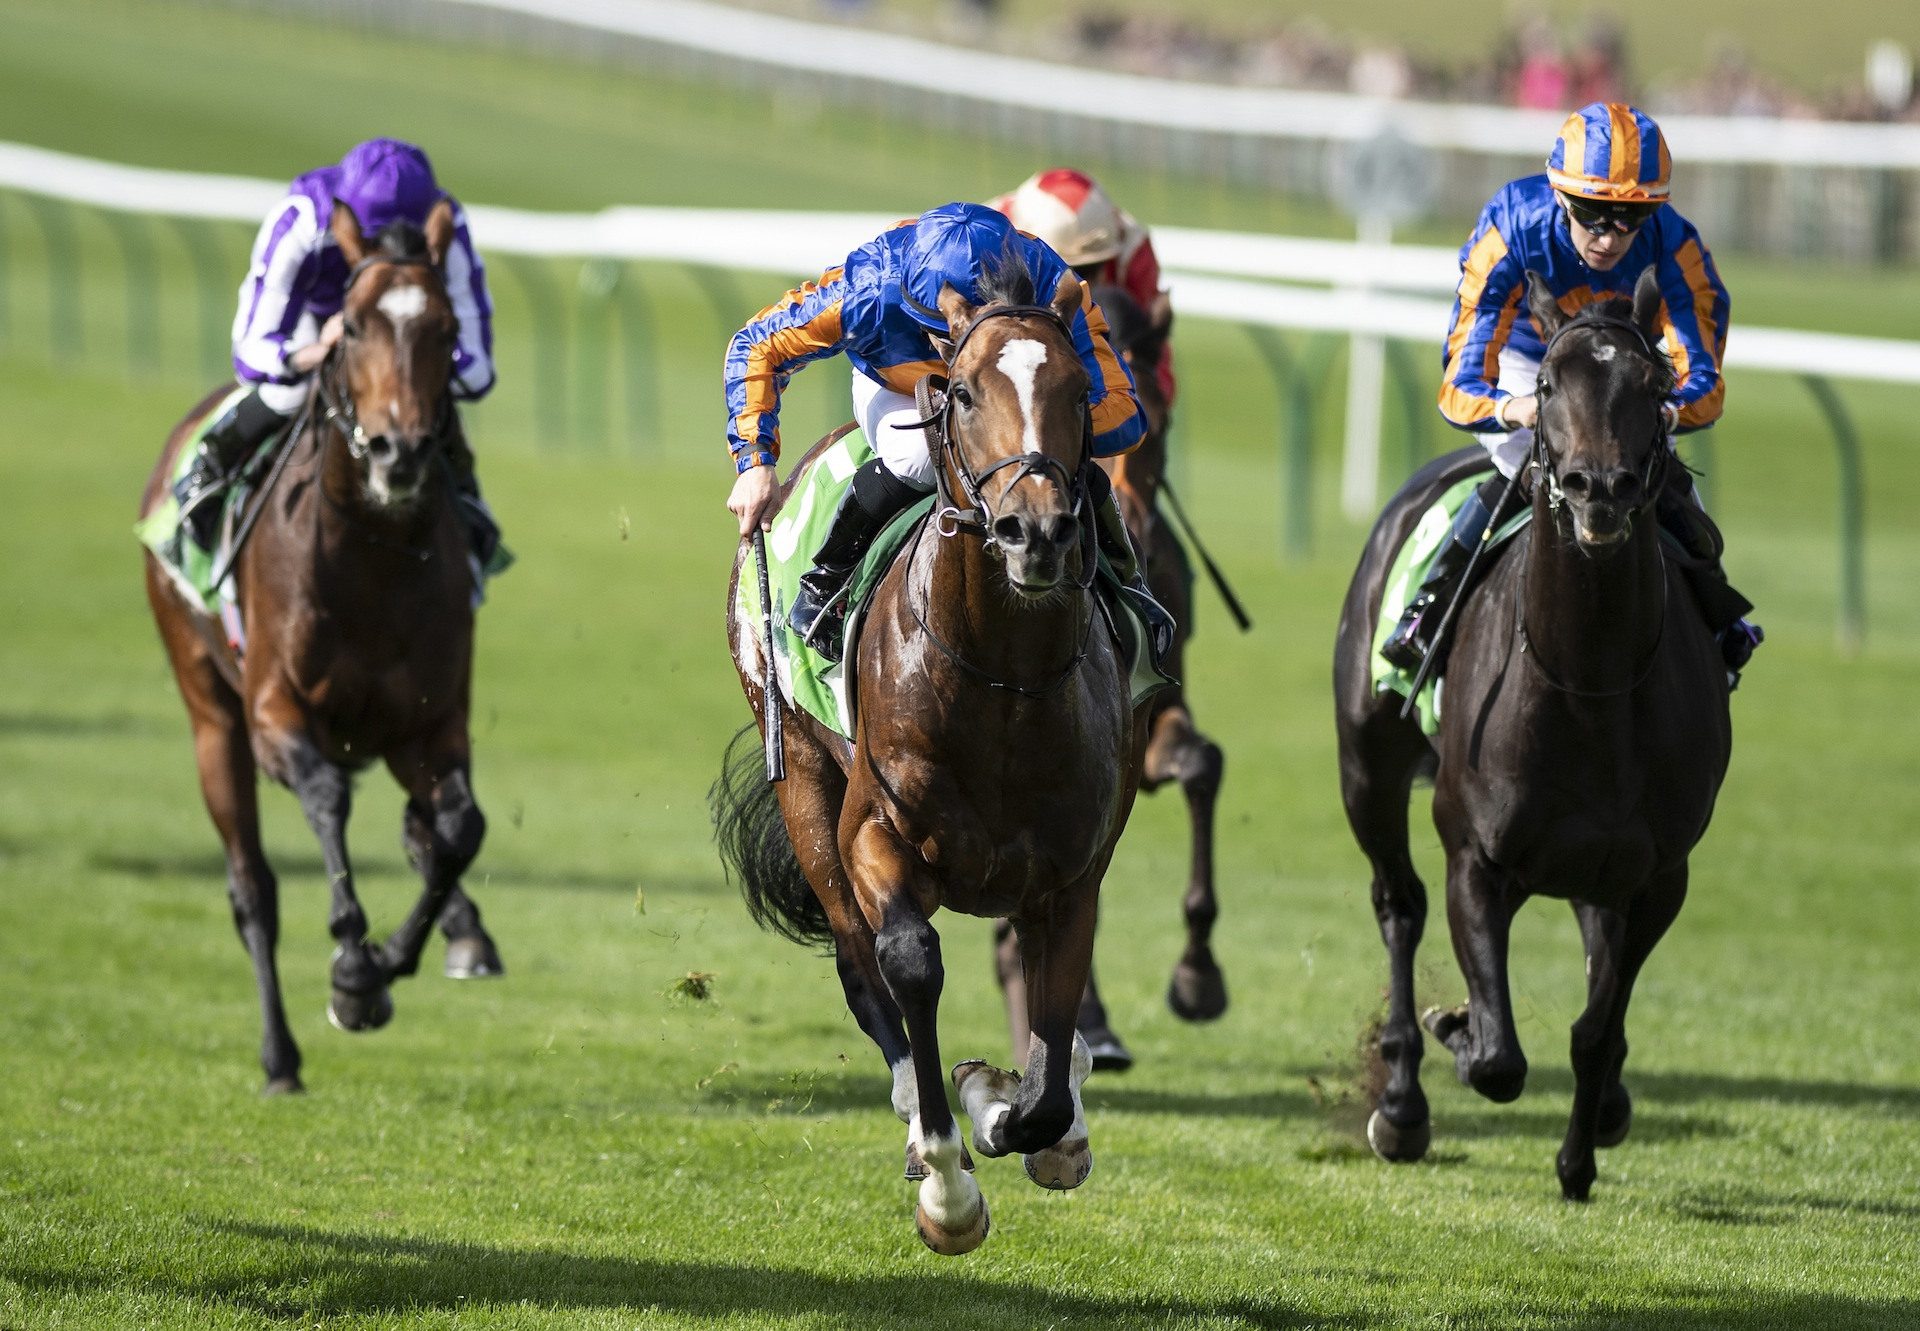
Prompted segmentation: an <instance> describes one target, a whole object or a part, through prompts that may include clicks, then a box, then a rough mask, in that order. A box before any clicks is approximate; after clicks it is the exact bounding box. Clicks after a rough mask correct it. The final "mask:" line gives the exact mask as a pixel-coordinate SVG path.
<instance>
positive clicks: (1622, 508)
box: [1334, 269, 1732, 1201]
mask: <svg viewBox="0 0 1920 1331" xmlns="http://www.w3.org/2000/svg"><path fill="white" fill-rule="evenodd" d="M1529 310H1530V312H1531V314H1532V317H1533V322H1534V327H1535V328H1537V329H1538V330H1539V332H1540V335H1541V337H1542V338H1544V339H1545V340H1546V344H1547V346H1546V353H1545V356H1544V359H1543V361H1542V364H1541V367H1540V377H1539V388H1538V392H1539V400H1540V415H1539V422H1538V424H1537V425H1536V426H1535V434H1534V452H1533V456H1532V460H1531V463H1530V464H1529V466H1530V470H1531V479H1532V490H1533V493H1532V508H1533V521H1532V523H1531V525H1530V526H1529V527H1528V528H1527V529H1525V530H1524V531H1522V532H1521V533H1520V534H1519V535H1518V536H1517V537H1516V538H1515V540H1514V542H1513V548H1511V549H1510V550H1508V551H1507V553H1506V554H1505V555H1504V556H1503V557H1502V558H1501V559H1500V560H1499V562H1498V563H1497V564H1495V566H1494V567H1493V569H1492V570H1491V571H1490V572H1489V573H1488V574H1487V577H1486V580H1485V582H1484V583H1483V584H1482V585H1481V587H1480V589H1479V590H1478V592H1477V593H1475V594H1474V595H1473V596H1472V598H1471V599H1469V600H1468V601H1467V602H1466V603H1465V604H1464V605H1463V606H1462V607H1461V609H1460V611H1459V615H1458V633H1457V636H1456V637H1455V639H1454V643H1453V647H1452V654H1451V657H1450V661H1449V664H1448V666H1447V671H1446V678H1445V690H1444V694H1443V698H1442V703H1443V706H1442V715H1441V719H1440V725H1439V732H1438V734H1437V735H1436V736H1435V737H1434V738H1433V740H1432V741H1431V742H1429V741H1428V739H1427V737H1426V736H1425V735H1424V734H1422V732H1421V730H1420V728H1419V726H1418V724H1417V723H1416V722H1415V721H1412V720H1405V721H1403V720H1401V719H1400V704H1401V701H1402V700H1401V698H1400V697H1399V695H1397V694H1394V693H1375V692H1374V690H1373V688H1372V685H1371V682H1370V671H1369V661H1368V658H1369V656H1370V654H1371V652H1372V644H1373V625H1374V622H1375V617H1376V616H1377V615H1378V613H1379V604H1380V598H1381V585H1382V582H1383V580H1384V578H1385V576H1386V572H1387V568H1388V565H1389V564H1390V563H1391V561H1392V559H1393V555H1394V552H1395V550H1396V549H1397V548H1398V547H1399V545H1400V543H1401V541H1402V539H1403V538H1404V537H1405V536H1406V534H1407V533H1408V531H1409V530H1410V529H1411V528H1412V527H1413V525H1414V524H1415V523H1416V522H1417V521H1418V520H1419V518H1420V516H1421V514H1422V513H1424V512H1425V511H1426V509H1427V507H1428V505H1429V504H1430V503H1431V501H1432V500H1433V499H1434V498H1435V497H1436V496H1437V495H1438V494H1439V493H1440V491H1441V490H1443V489H1445V488H1446V487H1447V486H1448V485H1449V484H1451V483H1453V482H1454V481H1457V480H1459V479H1460V478H1461V477H1463V476H1465V475H1467V474H1469V473H1470V472H1471V471H1473V470H1475V469H1476V468H1477V467H1484V465H1485V454H1484V452H1483V451H1482V450H1480V449H1477V448H1475V449H1469V450H1462V452H1460V453H1458V454H1455V455H1451V456H1449V457H1447V458H1443V459H1439V460H1438V461H1436V462H1434V463H1432V464H1429V465H1428V466H1427V467H1426V468H1424V469H1423V470H1422V471H1421V472H1419V473H1418V474H1416V475H1415V476H1414V477H1413V479H1412V480H1410V481H1409V482H1408V483H1407V485H1406V486H1404V487H1403V488H1402V489H1401V490H1400V492H1399V493H1398V494H1397V495H1396V496H1395V497H1394V498H1393V499H1392V500H1391V501H1390V502H1389V503H1388V504H1387V507H1386V510H1385V512H1384V513H1383V514H1382V515H1381V517H1380V520H1379V522H1378V523H1377V524H1376V525H1375V527H1374V529H1373V534H1372V536H1371V538H1370V539H1369V541H1368V543H1367V547H1366V551H1365V553H1364V554H1363V555H1362V557H1361V560H1360V565H1359V568H1358V570H1357V572H1356V573H1355V575H1354V579H1353V583H1352V586H1351V588H1350V589H1349V591H1348V593H1347V599H1346V604H1345V607H1344V610H1343V613H1342V615H1341V621H1340V630H1339V637H1338V642H1337V646H1336V649H1335V655H1334V696H1335V713H1336V722H1337V727H1338V731H1339V742H1340V784H1341V793H1342V795H1343V797H1344V799H1345V803H1346V810H1347V818H1348V821H1349V822H1350V823H1351V825H1352V827H1353V832H1354V836H1355V838H1356V839H1357V840H1358V841H1359V843H1360V847H1361V849H1362V850H1364V851H1365V852H1366V855H1367V858H1368V859H1369V860H1370V861H1371V862H1372V865H1373V888H1372V897H1373V908H1374V914H1375V917H1376V918H1377V920H1378V922H1379V926H1380V934H1381V937H1382V939H1383V940H1384V942H1385V943H1386V947H1387V954H1388V960H1389V971H1390V975H1391V991H1390V996H1389V1004H1388V1014H1387V1018H1386V1022H1385V1025H1384V1026H1383V1027H1382V1029H1381V1031H1380V1036H1379V1054H1380V1057H1381V1059H1382V1061H1383V1062H1384V1064H1385V1067H1386V1071H1387V1080H1386V1082H1385V1086H1384V1089H1383V1091H1382V1092H1381V1094H1380V1095H1379V1097H1378V1102H1377V1104H1376V1106H1375V1109H1374V1113H1373V1116H1372V1118H1371V1120H1370V1121H1369V1123H1368V1134H1367V1135H1368V1138H1369V1140H1370V1141H1371V1143H1372V1145H1373V1147H1374V1150H1375V1151H1376V1152H1377V1153H1378V1154H1379V1155H1381V1156H1382V1157H1383V1158H1385V1159H1388V1160H1395V1161H1405V1160H1417V1159H1419V1158H1420V1157H1421V1156H1422V1155H1423V1154H1424V1153H1425V1151H1426V1148H1427V1144H1428V1140H1429V1136H1430V1128H1429V1123H1428V1111H1427V1101H1426V1097H1425V1095H1424V1094H1423V1093H1422V1091H1421V1089H1420V1079H1419V1072H1420V1057H1421V1037H1420V1024H1417V1023H1416V1021H1415V1018H1414V999H1413V958H1414V949H1415V948H1416V947H1417V945H1418V944H1419V941H1420V934H1421V930H1422V928H1423V927H1424V924H1425V921H1426V892H1425V889H1424V888H1423V887H1422V885H1421V882H1420V878H1419V875H1418V874H1417V873H1416V871H1415V869H1414V866H1413V862H1412V860H1411V859H1410V857H1409V855H1408V848H1407V802H1408V794H1409V790H1410V788H1411V785H1412V783H1413V780H1414V778H1415V776H1416V775H1417V774H1420V773H1422V772H1430V773H1432V774H1433V777H1434V787H1433V820H1434V824H1435V826H1436V827H1437V828H1438V829H1439V833H1440V840H1441V844H1442V846H1443V847H1444V849H1445V853H1446V864H1447V919H1448V923H1449V925H1450V927H1451V931H1452V935H1453V948H1454V955H1455V956H1456V957H1457V958H1458V960H1459V963H1460V969H1461V971H1462V972H1463V974H1464V975H1465V978H1466V982H1467V995H1468V997H1467V1002H1466V1004H1465V1005H1464V1006H1463V1007H1459V1008H1455V1009H1453V1010H1451V1011H1445V1012H1443V1011H1439V1010H1429V1011H1428V1012H1427V1013H1426V1014H1425V1016H1424V1019H1423V1022H1424V1025H1425V1026H1426V1028H1427V1030H1428V1031H1429V1032H1431V1033H1432V1035H1433V1036H1434V1038H1435V1039H1437V1040H1438V1041H1440V1043H1442V1044H1443V1045H1445V1046H1446V1048H1447V1049H1448V1051H1449V1052H1450V1053H1452V1054H1453V1056H1454V1063H1455V1069H1456V1071H1457V1073H1458V1075H1459V1077H1460V1080H1461V1081H1462V1082H1463V1083H1465V1084H1466V1085H1468V1086H1471V1087H1472V1088H1473V1089H1474V1090H1476V1091H1478V1092H1480V1094H1482V1095H1484V1096H1486V1097H1487V1098H1489V1099H1491V1100H1495V1101H1499V1102H1505V1101H1509V1100H1512V1099H1514V1098H1515V1097H1516V1096H1518V1095H1519V1094H1520V1091H1521V1088H1522V1086H1523V1085H1524V1083H1525V1080H1526V1074H1527V1061H1526V1058H1525V1056H1524V1054H1523V1053H1522V1052H1521V1049H1520V1042H1519V1037H1518V1035H1517V1034H1516V1032H1515V1030H1514V1023H1513V1010H1512V1003H1511V1000H1510V998H1509V995H1508V988H1507V938H1508V926H1509V923H1510V921H1511V920H1512V918H1513V915H1514V913H1515V912H1516V911H1517V910H1518V909H1519V907H1520V906H1521V904H1522V903H1523V902H1525V901H1526V899H1527V898H1528V897H1529V896H1534V895H1540V896H1549V897H1559V898H1562V899H1565V900H1567V901H1569V902H1570V903H1571V904H1572V906H1573V910H1574V914H1575V915H1576V917H1577V918H1578V920H1579V925H1580V933H1581V937H1582V940H1583V943H1584V946H1585V950H1586V957H1587V972H1586V973H1587V1004H1586V1008H1585V1010H1584V1011H1583V1012H1582V1013H1581V1015H1580V1017H1579V1019H1578V1020H1576V1021H1575V1022H1574V1024H1573V1038H1572V1060H1573V1072H1574V1094H1573V1110H1572V1115H1571V1118H1570V1120H1569V1123H1568V1126H1567V1135H1566V1140H1565V1142H1564V1143H1563V1144H1562V1146H1561V1148H1560V1152H1559V1157H1558V1160H1557V1168H1558V1173H1559V1177H1560V1187H1561V1191H1562V1193H1563V1195H1564V1196H1566V1197H1567V1198H1568V1199H1569V1200H1574V1201H1584V1200H1586V1199H1587V1197H1588V1195H1589V1192H1590V1190H1591V1189H1592V1186H1593V1181H1594V1177H1595V1173H1596V1170H1595V1165H1594V1148H1595V1147H1596V1146H1603V1147H1604V1146H1613V1145H1616V1144H1618V1143H1619V1142H1620V1141H1622V1140H1624V1139H1625V1137H1626V1135H1627V1131H1628V1127H1629V1125H1630V1123H1631V1119H1632V1099H1631V1097H1630V1096H1629V1095H1628V1093H1627V1090H1626V1088H1625V1087H1624V1086H1623V1085H1622V1084H1621V1079H1620V1078H1621V1068H1622V1065H1623V1063H1624V1061H1625V1059H1626V1054H1627V1042H1626V1014H1627V1003H1628V1000H1629V999H1630V997H1631V996H1632V993H1633V984H1634V979H1635V977H1636V976H1638V974H1639V973H1640V968H1641V966H1642V965H1643V964H1644V963H1645V962H1646V960H1647V957H1648V955H1649V954H1650V953H1651V952H1652V951H1653V948H1654V945H1655V944H1656V943H1658V942H1659V941H1660V938H1661V936H1662V935H1663V934H1664V933H1665V932H1666V930H1667V927H1668V926H1669V925H1670V924H1672V922H1673V920H1674V918H1675V916H1676V915H1678V913H1679V911H1680V905H1681V902H1682V901H1683V900H1684V899H1685V898H1686V894H1687V860H1688V856H1689V854H1690V853H1691V852H1692V849H1693V847H1694V846H1695V845H1696V844H1697V843H1698V842H1699V840H1700V838H1701V836H1702V835H1703V834H1704V833H1705V831H1706V828H1707V823H1708V820H1709V818H1710V817H1711V816H1712V813H1713V804H1714V799H1715V797H1716V795H1717V793H1718V791H1719V788H1720V783H1721V781H1722V779H1723V778H1724V777H1725V774H1726V770H1727V762H1728V758H1729V755H1730V752H1731V748H1732V727H1731V722H1730V719H1729V715H1728V705H1727V695H1728V690H1727V679H1726V671H1725V669H1724V667H1723V665H1722V663H1721V658H1720V653H1719V651H1718V649H1717V648H1716V647H1715V645H1714V642H1713V639H1712V637H1711V635H1710V634H1709V632H1708V630H1707V629H1706V627H1705V625H1704V623H1703V621H1702V618H1701V615H1700V614H1699V612H1698V610H1697V609H1696V607H1695V605H1694V602H1693V594H1692V592H1691V591H1690V590H1689V589H1688V586H1687V583H1686V581H1685V580H1684V579H1683V578H1682V576H1681V572H1680V570H1679V569H1678V567H1676V565H1675V564H1674V562H1673V561H1672V560H1670V559H1669V558H1668V557H1667V556H1665V555H1664V554H1663V552H1662V549H1661V542H1660V534H1659V529H1658V525H1657V524H1656V522H1655V521H1654V516H1653V505H1654V504H1655V502H1656V501H1657V500H1658V499H1659V496H1660V493H1661V490H1662V487H1663V485H1664V483H1665V482H1666V481H1668V480H1669V479H1676V478H1677V476H1678V469H1679V467H1680V465H1681V464H1680V463H1679V461H1678V459H1677V458H1676V457H1675V456H1674V454H1673V451H1672V447H1671V445H1670V443H1669V442H1668V439H1667V437H1666V432H1665V430H1664V428H1663V425H1662V418H1661V412H1660V407H1661V404H1662V403H1663V402H1664V401H1665V400H1666V397H1667V395H1668V394H1669V393H1670V392H1671V391H1672V388H1673V371H1672V369H1671V367H1670V366H1669V365H1668V363H1667V361H1666V358H1665V357H1664V356H1663V355H1662V354H1661V353H1660V352H1659V351H1657V350H1656V349H1655V340H1656V338H1657V336H1658V334H1657V333H1656V331H1655V329H1656V327H1657V320H1658V318H1659V312H1660V291H1659V286H1658V283H1657V282H1656V281H1655V280H1654V278H1653V274H1652V270H1651V269H1649V270H1648V272H1647V273H1645V274H1643V275H1642V276H1641V279H1640V281H1639V284H1638V285H1637V287H1636V288H1635V291H1634V295H1633V298H1632V300H1631V302H1629V301H1627V300H1626V299H1624V298H1617V297H1616V298H1614V299H1612V300H1608V301H1601V302H1598V303H1596V304H1593V305H1589V306H1587V307H1585V308H1584V309H1582V310H1581V311H1580V312H1579V313H1578V314H1576V315H1575V316H1573V317H1572V318H1571V319H1569V318H1568V317H1567V316H1566V315H1565V314H1563V313H1562V311H1561V310H1560V308H1559V306H1558V305H1557V304H1555V302H1554V300H1553V299H1552V297H1551V296H1550V295H1548V294H1547V292H1546V289H1545V286H1544V284H1543V283H1541V282H1540V281H1539V279H1538V278H1537V277H1534V278H1532V279H1531V281H1530V290H1529Z"/></svg>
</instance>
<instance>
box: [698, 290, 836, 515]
mask: <svg viewBox="0 0 1920 1331" xmlns="http://www.w3.org/2000/svg"><path fill="white" fill-rule="evenodd" d="M842 276H843V274H842V270H841V269H840V268H837V267H836V268H829V269H828V270H827V271H826V272H825V273H823V274H821V276H820V279H819V281H817V282H806V283H803V284H801V285H800V286H798V287H795V288H794V289H793V290H792V291H789V292H788V293H787V294H786V295H785V296H783V297H781V298H780V299H779V300H777V301H775V302H774V303H773V304H771V305H769V306H768V307H767V308H766V309H764V310H761V311H760V312H759V313H758V314H756V315H754V316H753V318H751V319H749V320H748V321H747V324H746V326H745V327H744V328H742V329H741V330H740V331H739V332H737V333H735V334H734V335H733V338H732V340H731V341H730V342H729V343H728V344H727V356H726V363H725V367H724V377H725V382H726V397H727V446H728V450H729V451H730V452H731V453H732V455H733V466H734V471H735V472H736V473H737V479H736V480H735V482H734V486H733V492H732V494H731V495H730V496H729V497H728V500H727V507H728V509H730V510H731V511H732V512H733V513H734V515H735V516H736V517H738V518H739V519H740V534H741V535H742V536H744V535H746V534H747V533H748V532H750V531H751V530H752V529H753V528H754V526H755V525H762V526H764V525H765V523H766V521H767V520H768V519H769V518H770V517H771V513H770V511H769V510H770V507H771V504H772V501H773V497H774V494H775V491H776V488H777V477H776V474H775V471H774V463H775V461H776V459H778V458H779V456H780V394H781V392H782V391H783V390H784V389H785V388H786V386H787V381H788V379H789V378H791V377H792V375H793V372H794V371H795V370H797V369H799V368H800V367H801V366H802V365H805V364H806V363H807V362H809V361H814V360H819V359H821V358H823V357H826V356H832V355H835V354H836V353H838V352H840V351H841V350H843V349H844V347H845V341H846V339H845V330H844V328H843V326H842V324H841V317H840V316H841V298H842V296H843V294H844V288H845V283H844V281H843V280H842Z"/></svg>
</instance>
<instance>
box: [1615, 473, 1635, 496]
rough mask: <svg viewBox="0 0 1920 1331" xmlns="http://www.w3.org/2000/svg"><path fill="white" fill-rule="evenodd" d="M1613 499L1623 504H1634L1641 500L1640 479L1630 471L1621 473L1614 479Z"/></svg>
mask: <svg viewBox="0 0 1920 1331" xmlns="http://www.w3.org/2000/svg"><path fill="white" fill-rule="evenodd" d="M1613 497H1614V498H1615V499H1616V500H1618V501H1619V502H1620V503H1622V504H1632V503H1634V502H1636V501H1637V500H1638V499H1639V498H1640V478H1639V477H1638V476H1636V475H1634V474H1633V473H1632V472H1630V471H1626V472H1621V473H1620V474H1619V475H1617V476H1615V477H1614V478H1613Z"/></svg>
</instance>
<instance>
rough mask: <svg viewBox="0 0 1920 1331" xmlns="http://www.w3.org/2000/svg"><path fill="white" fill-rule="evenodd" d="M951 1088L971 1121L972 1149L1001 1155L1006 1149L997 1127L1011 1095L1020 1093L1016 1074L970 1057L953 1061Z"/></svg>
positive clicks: (1010, 1102)
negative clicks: (965, 1059)
mask: <svg viewBox="0 0 1920 1331" xmlns="http://www.w3.org/2000/svg"><path fill="white" fill-rule="evenodd" d="M953 1089H954V1090H955V1091H957V1092H958V1093H959V1095H960V1107H961V1109H963V1110H964V1111H965V1112H966V1115H967V1118H968V1119H970V1120H971V1121H972V1123H973V1149H974V1150H976V1151H978V1152H980V1154H982V1155H986V1156H1001V1155H1005V1154H1006V1153H1007V1148H1006V1146H1005V1145H1004V1143H1003V1142H1002V1141H1001V1131H1000V1130H1001V1125H1002V1124H1004V1123H1005V1122H1006V1118H1007V1115H1008V1113H1010V1112H1011V1111H1012V1109H1013V1099H1014V1097H1015V1096H1017V1095H1018V1094H1019V1093H1020V1074H1018V1073H1017V1072H1004V1071H1002V1070H1001V1069H999V1068H996V1067H994V1066H993V1065H992V1064H990V1063H985V1062H982V1061H981V1060H979V1059H970V1060H968V1061H967V1062H965V1063H956V1064H954V1067H953Z"/></svg>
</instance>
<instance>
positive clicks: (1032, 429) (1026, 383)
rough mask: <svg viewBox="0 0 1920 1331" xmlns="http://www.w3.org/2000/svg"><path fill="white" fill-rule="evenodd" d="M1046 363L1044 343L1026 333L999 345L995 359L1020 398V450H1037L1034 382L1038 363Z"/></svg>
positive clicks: (1038, 448) (1038, 436)
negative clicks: (1036, 340) (1003, 344)
mask: <svg viewBox="0 0 1920 1331" xmlns="http://www.w3.org/2000/svg"><path fill="white" fill-rule="evenodd" d="M1046 363H1047V348H1046V346H1045V345H1044V344H1043V343H1040V342H1035V341H1034V340H1033V339H1031V338H1025V337H1016V338H1012V339H1010V340H1009V341H1008V342H1007V344H1006V345H1005V346H1003V347H1001V348H1000V359H999V360H998V361H997V362H996V364H997V365H998V366H999V369H1000V373H1002V374H1004V375H1006V376H1007V378H1008V380H1009V381H1011V382H1012V384H1013V391H1014V394H1015V396H1017V397H1018V398H1019V399H1020V451H1021V452H1023V453H1038V452H1039V451H1040V427H1039V425H1038V423H1037V422H1036V421H1035V420H1034V415H1033V385H1034V381H1035V379H1036V378H1037V377H1038V375H1039V371H1040V367H1041V366H1042V365H1045V364H1046Z"/></svg>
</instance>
